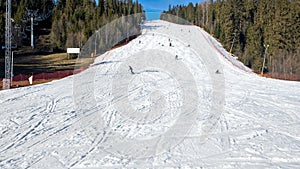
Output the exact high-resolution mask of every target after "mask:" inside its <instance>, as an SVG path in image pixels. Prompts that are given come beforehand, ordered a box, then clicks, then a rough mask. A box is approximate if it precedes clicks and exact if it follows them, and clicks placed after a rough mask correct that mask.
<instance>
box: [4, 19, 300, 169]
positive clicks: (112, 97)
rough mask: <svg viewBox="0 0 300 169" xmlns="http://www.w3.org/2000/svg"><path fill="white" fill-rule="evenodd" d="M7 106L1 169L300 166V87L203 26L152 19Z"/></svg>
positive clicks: (15, 93)
mask: <svg viewBox="0 0 300 169" xmlns="http://www.w3.org/2000/svg"><path fill="white" fill-rule="evenodd" d="M176 55H177V56H176ZM129 66H131V67H132V68H133V71H134V73H135V74H131V73H130V71H129V70H128V69H129ZM217 70H218V72H219V73H216V71H217ZM0 104H1V109H0V168H58V169H60V168H62V169H63V168H201V167H203V168H300V114H299V113H300V112H299V110H300V83H299V82H288V81H280V80H274V79H266V78H262V77H259V76H257V75H256V74H254V73H251V71H250V70H249V69H247V68H246V67H244V66H243V65H242V64H241V63H240V62H238V61H237V60H235V59H233V58H231V57H230V56H228V53H227V52H226V51H225V50H224V49H223V48H222V47H221V46H220V44H219V43H217V42H216V41H215V40H214V39H213V38H211V37H210V36H209V35H208V34H207V33H205V32H204V31H203V30H201V29H200V28H198V27H195V26H183V25H176V24H172V23H168V22H164V21H151V22H147V23H145V25H144V30H143V34H142V35H141V36H139V37H138V38H137V39H135V40H133V41H132V42H130V43H129V44H128V45H126V46H123V47H121V48H118V49H115V50H113V51H109V52H107V53H105V54H104V55H102V56H99V57H98V58H97V59H96V61H95V63H94V64H93V65H91V66H90V68H89V69H87V70H86V71H84V72H82V73H80V74H76V75H73V76H71V77H67V78H64V79H61V80H57V81H53V82H51V83H47V84H41V85H36V86H31V87H25V88H18V89H13V90H6V91H1V92H0Z"/></svg>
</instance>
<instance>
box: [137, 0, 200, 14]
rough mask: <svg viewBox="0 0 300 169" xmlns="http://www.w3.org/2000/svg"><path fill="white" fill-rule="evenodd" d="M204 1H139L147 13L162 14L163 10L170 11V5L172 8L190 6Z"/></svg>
mask: <svg viewBox="0 0 300 169" xmlns="http://www.w3.org/2000/svg"><path fill="white" fill-rule="evenodd" d="M201 1H202V0H139V3H141V4H142V5H143V7H144V10H146V12H161V11H163V10H168V7H169V3H170V4H171V6H173V5H180V4H185V5H186V4H188V3H189V2H192V3H194V4H195V3H197V2H201Z"/></svg>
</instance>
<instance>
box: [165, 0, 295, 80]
mask: <svg viewBox="0 0 300 169" xmlns="http://www.w3.org/2000/svg"><path fill="white" fill-rule="evenodd" d="M164 13H168V14H172V15H176V16H178V17H181V18H184V19H187V20H188V21H190V22H191V23H193V24H196V25H199V26H201V27H203V28H204V29H205V30H206V31H208V32H210V33H211V34H212V35H213V36H214V37H216V38H217V39H219V41H220V42H221V43H222V44H223V46H224V48H226V49H227V50H228V51H229V50H230V48H231V46H232V43H233V41H234V43H233V51H232V52H233V53H234V54H235V55H236V56H238V57H239V59H240V60H241V61H242V62H243V63H244V64H245V65H247V66H249V67H250V68H252V69H253V70H255V71H260V70H261V68H262V63H263V56H264V54H266V56H267V60H266V66H265V70H266V71H268V72H271V73H282V74H297V75H300V31H299V30H300V1H299V0H215V1H213V0H210V1H206V2H201V3H197V4H196V5H193V4H192V3H190V4H188V5H187V6H184V5H178V6H173V7H171V6H170V7H169V10H168V11H165V12H164ZM164 19H166V18H164ZM264 45H266V46H267V45H269V48H268V49H267V50H265V47H264ZM265 52H266V53H265Z"/></svg>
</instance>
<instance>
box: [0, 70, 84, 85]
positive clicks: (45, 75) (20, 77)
mask: <svg viewBox="0 0 300 169" xmlns="http://www.w3.org/2000/svg"><path fill="white" fill-rule="evenodd" d="M83 70H85V68H83V67H82V68H80V69H76V70H63V71H56V72H51V73H39V74H33V79H34V80H51V79H61V78H64V77H67V76H70V75H73V74H77V73H80V72H82V71H83ZM30 76H31V75H30V74H29V75H26V74H18V75H16V76H14V77H13V81H15V82H16V81H24V80H28V78H29V77H30ZM2 80H3V78H0V81H2Z"/></svg>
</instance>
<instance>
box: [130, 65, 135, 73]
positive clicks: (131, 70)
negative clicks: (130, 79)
mask: <svg viewBox="0 0 300 169" xmlns="http://www.w3.org/2000/svg"><path fill="white" fill-rule="evenodd" d="M129 70H130V72H131V74H134V72H133V69H132V67H131V66H129Z"/></svg>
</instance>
